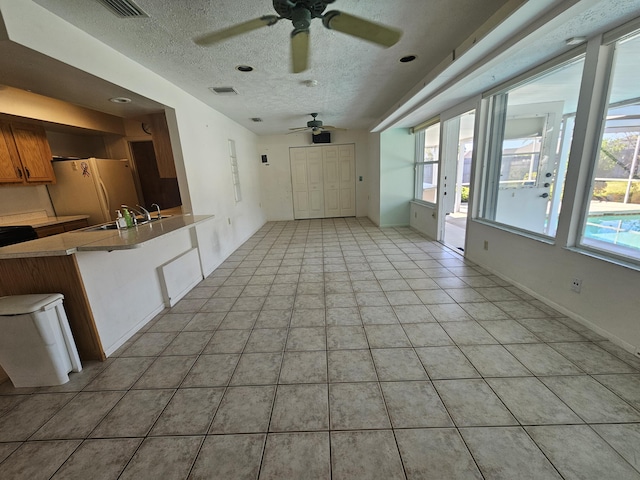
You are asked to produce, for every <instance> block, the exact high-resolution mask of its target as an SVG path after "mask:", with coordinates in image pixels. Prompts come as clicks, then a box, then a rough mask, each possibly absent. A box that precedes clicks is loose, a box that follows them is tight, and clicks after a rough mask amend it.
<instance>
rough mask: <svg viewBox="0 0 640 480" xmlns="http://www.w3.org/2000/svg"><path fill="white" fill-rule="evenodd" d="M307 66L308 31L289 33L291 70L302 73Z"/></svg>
mask: <svg viewBox="0 0 640 480" xmlns="http://www.w3.org/2000/svg"><path fill="white" fill-rule="evenodd" d="M308 66H309V30H294V31H293V32H292V33H291V70H292V71H293V73H300V72H304V71H305V70H306V69H307V68H308Z"/></svg>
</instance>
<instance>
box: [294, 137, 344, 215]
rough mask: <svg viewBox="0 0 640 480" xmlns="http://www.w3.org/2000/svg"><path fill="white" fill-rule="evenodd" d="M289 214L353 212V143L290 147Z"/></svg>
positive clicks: (339, 213) (340, 213) (338, 213)
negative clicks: (290, 186)
mask: <svg viewBox="0 0 640 480" xmlns="http://www.w3.org/2000/svg"><path fill="white" fill-rule="evenodd" d="M289 158H290V161H291V183H292V186H293V217H294V218H295V219H302V218H331V217H355V215H356V158H355V146H354V145H353V144H348V145H323V146H318V147H292V148H290V149H289Z"/></svg>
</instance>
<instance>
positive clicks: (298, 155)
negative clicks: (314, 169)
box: [289, 148, 309, 218]
mask: <svg viewBox="0 0 640 480" xmlns="http://www.w3.org/2000/svg"><path fill="white" fill-rule="evenodd" d="M289 158H290V160H291V185H292V192H293V218H309V185H308V180H307V150H306V148H292V149H290V153H289Z"/></svg>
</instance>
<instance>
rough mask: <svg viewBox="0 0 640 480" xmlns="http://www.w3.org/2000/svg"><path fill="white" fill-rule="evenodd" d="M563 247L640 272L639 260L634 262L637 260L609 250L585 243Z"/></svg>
mask: <svg viewBox="0 0 640 480" xmlns="http://www.w3.org/2000/svg"><path fill="white" fill-rule="evenodd" d="M564 249H565V250H568V251H570V252H574V253H578V254H580V255H586V256H587V257H591V258H595V259H597V260H601V261H603V262H607V263H612V264H613V265H617V266H619V267H623V268H628V269H630V270H635V271H637V272H640V262H638V263H636V262H637V261H634V260H631V259H625V258H621V257H618V256H615V255H614V254H611V253H609V252H603V251H602V250H596V249H592V248H589V247H588V246H585V245H581V246H577V247H564Z"/></svg>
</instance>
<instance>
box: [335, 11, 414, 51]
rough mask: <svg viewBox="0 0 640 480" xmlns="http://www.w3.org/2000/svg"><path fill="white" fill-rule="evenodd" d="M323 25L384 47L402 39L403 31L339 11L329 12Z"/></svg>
mask: <svg viewBox="0 0 640 480" xmlns="http://www.w3.org/2000/svg"><path fill="white" fill-rule="evenodd" d="M322 23H323V24H324V26H325V27H327V28H328V29H330V30H337V31H339V32H342V33H346V34H347V35H352V36H354V37H358V38H361V39H363V40H367V41H369V42H373V43H376V44H378V45H382V46H383V47H390V46H392V45H395V44H396V43H397V42H398V40H400V37H402V30H398V29H397V28H392V27H387V26H386V25H382V24H380V23H375V22H370V21H369V20H365V19H364V18H360V17H355V16H353V15H349V14H348V13H344V12H339V11H338V10H332V11H330V12H327V13H326V14H325V15H324V16H323V18H322Z"/></svg>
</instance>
